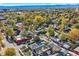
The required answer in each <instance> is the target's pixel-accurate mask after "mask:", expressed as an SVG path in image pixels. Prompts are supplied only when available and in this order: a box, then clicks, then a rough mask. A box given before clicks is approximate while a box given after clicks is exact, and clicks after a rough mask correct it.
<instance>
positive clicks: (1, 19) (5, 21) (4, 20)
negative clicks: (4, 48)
mask: <svg viewBox="0 0 79 59" xmlns="http://www.w3.org/2000/svg"><path fill="white" fill-rule="evenodd" d="M0 21H1V22H3V23H4V24H5V23H7V20H6V19H5V18H4V17H3V16H0Z"/></svg>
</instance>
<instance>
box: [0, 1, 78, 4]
mask: <svg viewBox="0 0 79 59" xmlns="http://www.w3.org/2000/svg"><path fill="white" fill-rule="evenodd" d="M75 1H77V0H0V3H71V4H72V3H77V2H75Z"/></svg>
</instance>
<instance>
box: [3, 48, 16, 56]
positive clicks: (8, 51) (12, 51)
mask: <svg viewBox="0 0 79 59" xmlns="http://www.w3.org/2000/svg"><path fill="white" fill-rule="evenodd" d="M4 55H6V56H14V55H16V51H15V49H14V48H6V49H5V51H4Z"/></svg>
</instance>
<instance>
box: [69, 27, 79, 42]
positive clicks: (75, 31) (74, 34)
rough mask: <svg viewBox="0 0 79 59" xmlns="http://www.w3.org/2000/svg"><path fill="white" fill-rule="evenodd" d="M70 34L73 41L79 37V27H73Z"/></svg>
mask: <svg viewBox="0 0 79 59" xmlns="http://www.w3.org/2000/svg"><path fill="white" fill-rule="evenodd" d="M68 36H69V37H68V38H69V40H72V41H74V40H77V39H79V29H77V28H72V29H71V31H70V32H69V33H68Z"/></svg>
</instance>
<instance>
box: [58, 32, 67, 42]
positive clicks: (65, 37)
mask: <svg viewBox="0 0 79 59" xmlns="http://www.w3.org/2000/svg"><path fill="white" fill-rule="evenodd" d="M59 38H60V39H61V40H62V41H65V40H67V38H68V34H67V33H64V32H63V33H61V34H60V36H59Z"/></svg>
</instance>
